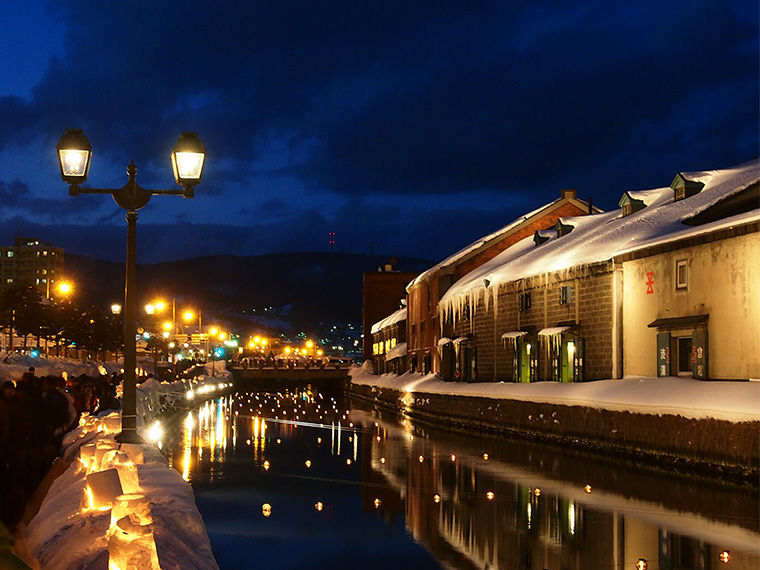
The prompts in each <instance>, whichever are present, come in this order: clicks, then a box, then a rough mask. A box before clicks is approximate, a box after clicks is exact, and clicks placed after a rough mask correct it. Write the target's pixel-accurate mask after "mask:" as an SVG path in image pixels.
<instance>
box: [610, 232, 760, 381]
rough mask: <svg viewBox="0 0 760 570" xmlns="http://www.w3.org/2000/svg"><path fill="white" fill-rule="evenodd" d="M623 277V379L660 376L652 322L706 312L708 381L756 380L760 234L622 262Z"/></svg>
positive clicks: (759, 330)
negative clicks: (682, 272)
mask: <svg viewBox="0 0 760 570" xmlns="http://www.w3.org/2000/svg"><path fill="white" fill-rule="evenodd" d="M680 259H686V260H687V261H688V267H689V279H688V289H686V290H676V284H675V267H676V261H677V260H680ZM649 272H653V273H654V275H653V278H654V283H653V285H652V289H653V293H651V294H647V281H648V277H647V273H649ZM623 274H624V283H623V295H624V307H623V338H624V340H623V343H624V348H623V350H624V356H623V359H624V374H625V375H641V376H656V375H657V361H656V350H657V330H656V329H654V328H652V329H650V328H648V327H647V325H648V324H649V323H651V322H652V321H654V320H655V319H658V318H672V317H684V316H691V315H699V314H709V315H710V318H709V320H708V358H709V362H708V367H709V378H713V379H722V380H746V379H748V378H760V234H758V233H754V234H749V235H744V236H739V237H736V238H731V239H724V240H721V241H717V242H714V243H708V244H704V245H698V246H694V247H690V248H685V249H680V250H678V251H673V252H668V253H663V254H660V255H655V256H652V257H648V258H644V259H637V260H634V261H627V262H624V263H623Z"/></svg>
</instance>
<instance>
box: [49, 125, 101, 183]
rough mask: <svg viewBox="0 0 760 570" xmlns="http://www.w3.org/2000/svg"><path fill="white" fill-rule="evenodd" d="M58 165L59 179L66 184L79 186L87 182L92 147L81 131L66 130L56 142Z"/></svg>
mask: <svg viewBox="0 0 760 570" xmlns="http://www.w3.org/2000/svg"><path fill="white" fill-rule="evenodd" d="M56 149H57V150H58V163H59V165H60V167H61V178H63V181H64V182H66V183H67V184H80V183H83V182H85V181H86V180H87V174H88V173H89V172H90V159H91V158H92V146H90V141H89V140H87V136H86V135H85V134H84V131H82V129H66V132H65V133H64V134H63V136H62V137H61V140H60V141H58V145H57V146H56Z"/></svg>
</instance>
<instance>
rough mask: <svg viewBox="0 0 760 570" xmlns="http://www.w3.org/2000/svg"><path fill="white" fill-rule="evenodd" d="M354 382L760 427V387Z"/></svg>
mask: <svg viewBox="0 0 760 570" xmlns="http://www.w3.org/2000/svg"><path fill="white" fill-rule="evenodd" d="M349 374H350V376H351V382H353V383H354V384H365V385H370V386H377V387H379V388H392V389H394V390H399V391H402V392H432V393H437V394H449V395H455V396H479V397H486V398H504V399H512V400H522V401H528V402H545V403H553V404H566V405H577V406H587V407H590V408H598V409H607V410H614V411H629V412H637V413H641V414H653V415H678V416H683V417H685V418H694V419H703V418H714V419H718V420H727V421H730V422H744V421H760V382H707V381H700V380H694V379H692V378H677V377H669V378H645V377H638V376H636V377H628V378H624V379H622V380H598V381H594V382H580V383H562V382H535V383H532V384H518V383H512V382H477V383H472V384H467V383H462V382H444V381H443V380H441V378H440V377H439V376H436V375H435V374H428V375H425V376H423V375H422V374H419V373H414V372H407V373H405V374H402V375H395V374H383V375H381V376H376V375H375V374H372V372H370V371H368V370H367V369H366V368H364V367H359V366H354V367H352V368H351V370H350V372H349Z"/></svg>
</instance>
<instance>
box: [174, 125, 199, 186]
mask: <svg viewBox="0 0 760 570" xmlns="http://www.w3.org/2000/svg"><path fill="white" fill-rule="evenodd" d="M205 160H206V147H205V146H203V143H202V142H201V139H199V138H198V133H182V134H181V135H180V137H179V139H177V144H176V145H174V150H172V168H173V169H174V179H175V180H176V181H177V184H179V185H181V186H195V185H196V184H198V183H200V181H201V176H203V164H204V162H205Z"/></svg>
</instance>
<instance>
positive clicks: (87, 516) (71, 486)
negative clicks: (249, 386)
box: [23, 370, 228, 570]
mask: <svg viewBox="0 0 760 570" xmlns="http://www.w3.org/2000/svg"><path fill="white" fill-rule="evenodd" d="M216 374H217V375H216V376H215V377H208V376H199V377H197V378H195V379H193V380H178V381H176V382H172V383H159V382H158V381H156V380H155V379H150V380H148V381H146V382H143V383H142V384H141V385H140V386H138V389H137V420H138V433H140V435H141V436H142V437H143V439H144V440H148V439H149V436H150V432H149V429H150V427H152V426H153V425H155V423H156V414H157V413H158V412H159V411H160V410H162V409H163V407H164V406H167V405H172V404H173V403H175V402H176V401H177V400H178V399H180V398H182V399H190V398H192V397H194V395H195V394H199V393H203V392H212V391H215V390H218V389H219V388H220V386H221V387H226V386H227V385H228V384H227V380H228V373H227V372H226V370H225V371H224V373H222V372H220V371H219V370H217V371H216ZM120 429H121V420H120V417H119V414H118V412H111V413H110V414H107V415H103V416H101V417H94V416H86V415H85V416H83V418H82V420H81V421H80V426H79V427H77V428H76V429H75V430H73V431H71V432H69V433H68V434H67V435H66V438H65V439H64V442H63V451H62V456H63V459H64V460H65V461H66V462H69V463H70V465H68V468H67V469H66V470H65V472H64V473H63V474H62V475H61V476H60V477H58V478H57V479H56V480H55V481H54V482H53V484H52V486H51V487H50V490H49V491H48V493H47V495H46V497H45V499H44V501H43V502H42V505H41V506H40V510H39V512H38V513H37V515H36V516H35V517H34V518H33V519H32V520H31V522H30V523H29V525H28V526H27V527H26V528H25V529H23V541H24V543H25V545H26V550H27V552H28V553H29V554H30V555H31V557H33V558H34V559H35V560H34V561H32V562H33V563H34V562H37V563H38V564H39V566H38V567H40V568H44V569H46V570H47V569H51V570H55V569H61V570H64V569H69V568H80V569H88V568H105V567H107V566H108V565H109V556H110V561H111V563H114V561H115V560H116V563H115V564H114V566H112V567H124V566H122V565H121V564H122V563H123V562H122V563H119V562H118V560H117V559H118V557H121V560H122V561H124V560H126V559H127V558H131V562H130V563H133V564H137V566H132V567H140V568H158V567H159V565H160V567H161V568H183V569H185V568H187V569H207V568H208V569H215V568H218V566H217V564H216V561H215V560H214V556H213V554H212V551H211V544H210V542H209V539H208V534H207V532H206V528H205V525H204V523H203V520H202V518H201V516H200V513H199V512H198V509H197V507H196V505H195V498H194V496H193V492H192V488H191V487H190V485H189V483H187V482H186V481H185V480H184V479H183V478H182V476H181V474H180V473H178V472H177V471H176V470H174V469H170V468H169V467H168V464H167V461H166V459H165V458H164V457H163V455H161V454H160V453H159V451H158V450H157V449H155V448H154V447H153V446H151V445H134V444H121V445H119V444H118V443H117V442H116V441H115V440H114V437H115V434H117V433H118V432H119V431H120ZM58 461H59V464H58V467H60V465H61V462H60V460H58ZM63 465H64V466H66V464H63ZM130 501H131V502H132V503H137V504H139V505H141V507H140V508H138V509H137V510H138V511H139V512H137V513H132V514H127V515H125V516H124V517H120V518H119V519H118V520H114V517H112V510H114V512H116V511H117V510H118V509H116V507H114V509H112V508H111V507H112V505H121V504H122V503H124V504H127V503H130ZM127 510H128V509H127ZM122 514H124V513H122Z"/></svg>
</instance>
